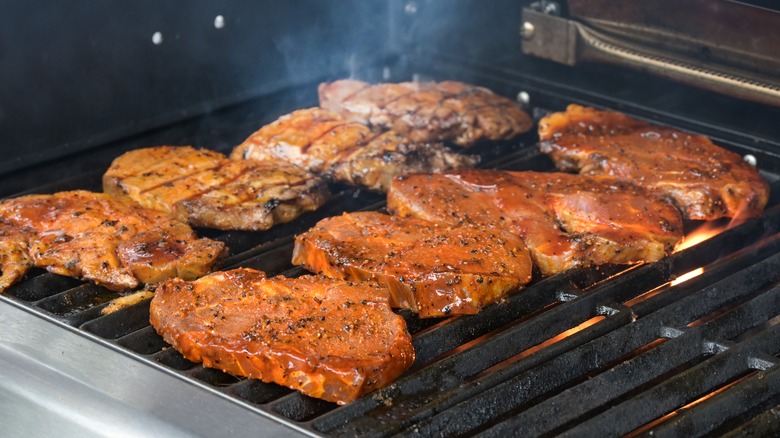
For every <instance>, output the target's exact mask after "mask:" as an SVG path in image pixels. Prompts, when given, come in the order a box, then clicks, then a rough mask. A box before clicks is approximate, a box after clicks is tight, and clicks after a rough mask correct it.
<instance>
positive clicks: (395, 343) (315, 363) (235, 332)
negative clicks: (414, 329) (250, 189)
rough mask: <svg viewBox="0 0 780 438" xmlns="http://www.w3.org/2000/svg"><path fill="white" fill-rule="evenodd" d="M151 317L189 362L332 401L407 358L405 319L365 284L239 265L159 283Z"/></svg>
mask: <svg viewBox="0 0 780 438" xmlns="http://www.w3.org/2000/svg"><path fill="white" fill-rule="evenodd" d="M150 321H151V324H152V326H154V327H155V329H156V330H157V332H158V333H160V334H161V335H162V336H163V338H164V339H165V340H166V341H167V342H168V343H170V344H171V345H173V346H174V347H175V348H176V349H177V350H178V351H179V352H181V353H182V355H184V357H185V358H187V359H188V360H191V361H193V362H203V364H204V365H205V366H207V367H210V368H217V369H220V370H222V371H225V372H227V373H230V374H234V375H238V376H246V377H251V378H255V379H262V380H263V381H265V382H274V383H278V384H280V385H284V386H288V387H290V388H293V389H296V390H299V391H301V392H302V393H304V394H306V395H309V396H311V397H317V398H321V399H324V400H328V401H332V402H336V403H339V404H345V403H349V402H350V401H353V400H355V399H357V398H358V397H360V396H361V395H363V394H365V393H368V392H370V391H373V390H376V389H379V388H381V387H384V386H386V385H387V384H388V383H390V382H391V381H393V380H394V379H395V378H397V377H398V376H399V375H400V374H401V373H403V372H404V371H405V370H406V369H407V368H409V367H410V366H411V365H412V363H413V362H414V358H415V355H414V349H413V347H412V342H411V336H410V335H409V333H408V331H407V329H406V323H405V322H404V320H403V318H401V317H400V316H398V315H396V314H394V313H393V312H392V310H391V309H390V306H389V305H388V297H387V292H386V291H385V290H384V289H380V288H378V287H376V286H374V285H371V284H370V283H361V284H353V283H347V282H344V281H337V280H332V279H329V278H324V277H314V276H302V277H298V278H286V277H282V276H278V277H273V278H267V277H266V276H265V274H264V273H263V272H261V271H256V270H253V269H247V268H241V269H235V270H231V271H224V272H216V273H214V274H210V275H207V276H205V277H203V278H200V279H198V280H196V281H193V282H187V281H183V280H179V279H174V280H170V281H167V282H165V283H163V284H162V285H160V286H159V287H158V288H157V291H156V292H155V297H154V298H153V299H152V303H151V307H150Z"/></svg>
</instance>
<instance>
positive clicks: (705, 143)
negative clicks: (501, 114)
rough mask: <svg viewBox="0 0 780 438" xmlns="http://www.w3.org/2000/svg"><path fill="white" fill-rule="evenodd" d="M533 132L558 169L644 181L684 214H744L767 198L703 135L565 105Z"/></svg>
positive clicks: (732, 157)
mask: <svg viewBox="0 0 780 438" xmlns="http://www.w3.org/2000/svg"><path fill="white" fill-rule="evenodd" d="M539 137H540V138H541V140H542V142H541V143H540V147H541V150H542V152H544V153H546V154H549V155H550V157H552V159H553V160H554V161H555V164H556V166H557V167H558V168H559V169H561V170H566V171H579V172H580V173H581V174H583V175H610V176H613V177H615V178H617V179H620V180H622V181H628V182H631V183H633V184H636V185H640V186H643V187H645V188H647V189H649V190H651V191H653V192H654V193H656V194H657V195H659V196H664V197H666V198H668V199H670V200H672V202H674V204H675V205H676V206H677V207H678V208H679V209H680V210H681V211H682V212H683V215H684V216H685V217H686V218H688V219H703V220H712V219H717V218H720V217H734V218H739V219H747V218H750V217H754V216H759V215H760V214H761V212H762V211H763V210H764V207H765V206H766V203H767V201H768V200H769V186H768V184H767V183H766V181H764V180H763V179H762V178H761V176H760V175H759V173H758V171H757V170H756V168H755V167H753V166H751V165H750V164H748V163H746V162H745V161H744V160H742V159H741V158H740V156H739V155H737V154H735V153H733V152H730V151H727V150H726V149H723V148H721V147H719V146H716V145H714V144H713V143H712V141H711V140H710V139H709V138H707V137H703V136H698V135H692V134H688V133H685V132H682V131H679V130H677V129H672V128H668V127H664V126H658V125H653V124H650V123H646V122H643V121H640V120H636V119H633V118H631V117H628V116H626V115H625V114H621V113H618V112H614V111H601V110H596V109H593V108H585V107H582V106H579V105H569V107H568V108H567V109H566V111H565V112H561V113H555V114H551V115H549V116H547V117H545V118H544V119H542V121H541V122H539Z"/></svg>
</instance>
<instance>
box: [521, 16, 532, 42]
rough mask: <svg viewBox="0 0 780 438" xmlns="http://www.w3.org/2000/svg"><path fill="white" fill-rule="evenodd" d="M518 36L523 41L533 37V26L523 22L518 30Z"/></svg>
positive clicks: (528, 22)
mask: <svg viewBox="0 0 780 438" xmlns="http://www.w3.org/2000/svg"><path fill="white" fill-rule="evenodd" d="M520 36H521V37H523V39H524V40H530V39H531V38H533V37H534V25H533V24H531V22H530V21H526V22H523V26H522V27H521V28H520Z"/></svg>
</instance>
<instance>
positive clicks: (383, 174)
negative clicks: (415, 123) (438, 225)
mask: <svg viewBox="0 0 780 438" xmlns="http://www.w3.org/2000/svg"><path fill="white" fill-rule="evenodd" d="M231 158H234V159H236V160H239V159H252V160H285V161H289V162H290V163H293V164H295V165H297V166H300V167H302V168H304V169H307V170H308V171H310V172H314V173H317V174H322V175H325V176H328V177H330V178H332V179H334V180H336V181H340V182H344V183H347V184H352V185H357V186H362V187H366V188H368V189H370V190H374V191H380V192H385V191H387V188H388V187H389V186H390V182H391V181H392V179H393V178H394V177H396V176H399V175H404V174H407V173H415V172H420V173H427V172H439V171H442V170H447V169H460V168H465V167H473V166H474V165H475V164H476V163H477V157H474V156H468V155H462V154H458V153H455V152H453V151H451V150H450V149H449V148H447V147H445V146H444V145H442V144H441V143H425V142H411V141H409V140H408V139H406V138H404V137H403V136H401V135H399V134H398V133H396V132H392V131H388V132H383V133H377V132H373V131H371V130H370V129H369V128H367V127H366V126H363V125H361V124H359V123H354V122H349V121H347V120H346V119H344V118H342V117H341V116H339V115H338V114H335V113H333V112H331V111H328V110H324V109H322V108H308V109H304V110H299V111H295V112H293V113H290V114H287V115H285V116H282V117H280V118H279V119H278V120H276V121H275V122H273V123H271V124H269V125H267V126H264V127H262V128H260V130H258V131H257V132H255V133H254V134H252V135H251V136H250V137H249V138H248V139H247V140H246V141H245V142H244V143H242V144H240V145H239V146H237V147H236V148H235V149H234V150H233V153H232V154H231Z"/></svg>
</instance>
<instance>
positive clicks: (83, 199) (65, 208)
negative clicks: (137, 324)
mask: <svg viewBox="0 0 780 438" xmlns="http://www.w3.org/2000/svg"><path fill="white" fill-rule="evenodd" d="M0 249H2V252H0V257H2V259H0V262H1V263H2V276H0V291H2V290H5V289H6V288H8V287H9V286H10V285H12V284H13V283H15V282H16V281H18V280H19V279H21V277H22V276H23V275H24V274H25V273H26V272H27V270H28V269H29V268H31V267H33V266H35V267H40V268H46V269H47V270H48V271H50V272H53V273H55V274H60V275H66V276H69V277H77V278H84V279H86V280H90V281H94V282H96V283H98V284H100V285H102V286H104V287H106V288H108V289H111V290H116V291H126V290H130V289H134V288H136V287H138V286H139V285H141V284H142V283H147V284H156V283H159V282H161V281H163V280H165V279H168V278H170V277H181V278H186V279H194V278H197V277H199V276H201V275H204V274H206V273H208V272H210V271H211V269H212V268H213V267H214V265H215V264H216V262H217V261H218V260H219V259H220V258H221V256H222V255H223V253H224V252H225V247H224V244H223V243H222V242H217V241H213V240H209V239H198V238H197V237H196V235H195V233H194V232H193V231H192V229H190V227H188V226H187V225H186V224H184V223H182V222H179V221H177V220H174V219H171V218H169V217H168V216H167V215H166V214H165V213H163V212H160V211H154V210H148V209H145V208H141V207H137V206H134V205H130V204H129V203H124V202H122V201H120V200H117V199H115V198H113V197H111V196H109V195H107V194H103V193H91V192H86V191H72V192H60V193H55V194H53V195H30V196H22V197H19V198H14V199H9V200H6V201H3V202H1V203H0Z"/></svg>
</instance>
